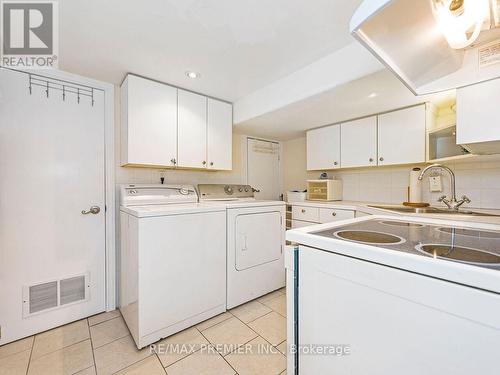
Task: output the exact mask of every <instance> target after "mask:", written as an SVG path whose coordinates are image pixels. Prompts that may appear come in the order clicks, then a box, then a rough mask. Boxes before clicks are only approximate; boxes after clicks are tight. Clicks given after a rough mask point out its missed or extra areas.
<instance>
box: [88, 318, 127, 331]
mask: <svg viewBox="0 0 500 375" xmlns="http://www.w3.org/2000/svg"><path fill="white" fill-rule="evenodd" d="M118 318H122V319H123V317H122V316H121V315H120V316H115V317H114V318H110V319H107V320H103V321H102V322H99V323H96V324H92V325H90V323H89V324H88V326H89V328H90V327H97V326H100V325H101V324H104V323H108V322H110V321H112V320H115V319H118ZM87 321H88V318H87Z"/></svg>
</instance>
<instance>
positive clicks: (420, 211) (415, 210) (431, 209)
mask: <svg viewBox="0 0 500 375" xmlns="http://www.w3.org/2000/svg"><path fill="white" fill-rule="evenodd" d="M368 207H372V208H380V209H383V210H389V211H395V212H403V213H411V214H441V215H469V216H500V215H493V214H485V213H481V212H474V211H467V210H458V211H455V210H448V209H446V208H437V207H421V208H417V207H407V206H383V205H381V206H375V205H373V206H368Z"/></svg>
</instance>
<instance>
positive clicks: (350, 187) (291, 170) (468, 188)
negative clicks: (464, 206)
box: [283, 137, 500, 209]
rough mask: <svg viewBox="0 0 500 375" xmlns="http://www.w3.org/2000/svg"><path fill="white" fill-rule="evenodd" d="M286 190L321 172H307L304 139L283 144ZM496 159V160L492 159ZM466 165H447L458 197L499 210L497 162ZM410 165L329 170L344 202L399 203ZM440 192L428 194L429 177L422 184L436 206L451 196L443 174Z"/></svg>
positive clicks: (427, 198)
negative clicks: (337, 181)
mask: <svg viewBox="0 0 500 375" xmlns="http://www.w3.org/2000/svg"><path fill="white" fill-rule="evenodd" d="M283 157H284V160H283V165H284V186H285V190H290V189H297V188H299V189H304V188H305V187H306V180H307V179H314V178H317V177H319V174H320V172H307V171H306V138H305V137H304V138H298V139H294V140H291V141H287V142H284V143H283ZM494 159H496V160H494ZM481 160H482V161H475V162H467V163H447V164H446V165H447V166H448V167H450V168H451V169H452V170H454V172H455V174H456V177H457V195H458V197H459V198H460V197H461V196H462V195H463V194H466V195H467V196H468V197H469V198H470V199H471V200H472V202H471V204H470V205H469V207H475V208H497V209H500V161H499V160H498V158H491V160H488V159H481ZM412 167H413V166H396V167H375V168H374V167H372V168H360V169H348V170H342V171H328V174H329V176H335V178H337V179H340V180H342V181H343V183H344V200H354V201H364V202H374V203H394V204H401V203H402V202H403V201H405V200H406V196H407V188H408V185H409V173H410V169H411V168H412ZM442 181H443V192H442V193H430V192H429V178H428V176H426V178H425V179H424V181H423V196H424V200H425V201H427V202H429V203H431V204H432V205H437V204H438V203H437V202H436V201H437V199H438V198H439V196H441V195H443V194H447V195H449V194H450V182H449V181H450V180H449V177H448V175H446V174H444V175H443V178H442Z"/></svg>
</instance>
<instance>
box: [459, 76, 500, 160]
mask: <svg viewBox="0 0 500 375" xmlns="http://www.w3.org/2000/svg"><path fill="white" fill-rule="evenodd" d="M499 107H500V79H495V80H492V81H489V82H484V83H479V84H477V85H473V86H468V87H464V88H461V89H458V90H457V143H458V144H462V145H464V146H465V147H466V148H467V149H469V150H470V151H472V152H473V153H478V154H483V153H485V154H489V153H495V154H498V153H500V116H499V115H498V111H499Z"/></svg>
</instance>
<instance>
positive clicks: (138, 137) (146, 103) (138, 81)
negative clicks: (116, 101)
mask: <svg viewBox="0 0 500 375" xmlns="http://www.w3.org/2000/svg"><path fill="white" fill-rule="evenodd" d="M122 122H123V123H122V164H142V165H161V166H175V162H176V159H177V89H176V88H175V87H171V86H167V85H164V84H161V83H158V82H154V81H151V80H148V79H144V78H140V77H136V76H133V75H129V76H128V77H127V79H126V80H125V82H124V83H123V85H122Z"/></svg>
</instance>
